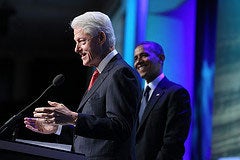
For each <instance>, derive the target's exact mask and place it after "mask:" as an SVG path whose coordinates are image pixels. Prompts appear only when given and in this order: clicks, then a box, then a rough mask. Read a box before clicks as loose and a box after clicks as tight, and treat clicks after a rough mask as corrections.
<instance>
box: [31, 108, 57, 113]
mask: <svg viewBox="0 0 240 160" xmlns="http://www.w3.org/2000/svg"><path fill="white" fill-rule="evenodd" d="M54 109H55V107H38V108H35V110H34V112H38V113H44V112H47V113H50V112H53V111H54Z"/></svg>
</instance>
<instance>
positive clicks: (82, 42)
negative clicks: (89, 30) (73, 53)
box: [78, 39, 86, 45]
mask: <svg viewBox="0 0 240 160" xmlns="http://www.w3.org/2000/svg"><path fill="white" fill-rule="evenodd" d="M78 43H79V44H80V45H85V44H86V39H79V40H78Z"/></svg>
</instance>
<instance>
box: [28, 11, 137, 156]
mask: <svg viewBox="0 0 240 160" xmlns="http://www.w3.org/2000/svg"><path fill="white" fill-rule="evenodd" d="M71 27H72V28H73V30H74V40H75V42H76V47H75V52H76V53H78V54H79V55H80V56H81V59H82V61H83V65H85V66H89V67H96V70H97V72H95V73H97V75H98V76H97V77H96V76H95V78H93V79H96V80H95V82H94V83H93V85H92V87H91V86H89V88H88V90H87V92H86V93H85V95H84V96H83V98H82V100H81V102H80V105H79V108H78V110H77V112H73V111H71V110H69V109H68V108H67V107H66V106H64V105H63V104H61V103H57V102H50V101H49V102H48V103H49V104H50V106H51V107H39V108H36V109H35V111H34V117H36V118H25V124H26V127H27V128H28V129H30V130H32V131H35V132H39V133H43V134H51V133H56V134H59V131H61V126H62V125H69V124H70V125H73V126H74V133H75V136H74V140H73V149H74V151H75V152H78V153H83V154H85V156H86V157H87V158H88V159H97V160H101V159H104V160H108V159H109V160H110V159H111V160H112V159H119V160H128V159H135V152H134V147H135V144H134V140H135V130H134V128H135V127H134V126H135V124H136V119H137V110H138V109H137V103H138V102H139V101H140V98H141V86H140V83H139V78H138V74H137V72H136V71H135V70H134V69H133V68H131V67H130V66H129V65H128V64H127V63H126V62H125V61H124V60H123V59H122V57H121V55H120V54H119V53H118V52H117V51H116V50H115V36H114V31H113V28H112V24H111V21H110V19H109V17H108V16H107V15H105V14H103V13H101V12H86V13H85V14H83V15H80V16H78V17H76V18H74V19H73V21H72V23H71ZM91 81H92V80H91ZM91 83H92V82H91Z"/></svg>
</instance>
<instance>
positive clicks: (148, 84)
mask: <svg viewBox="0 0 240 160" xmlns="http://www.w3.org/2000/svg"><path fill="white" fill-rule="evenodd" d="M164 77H165V75H164V73H162V74H160V75H159V76H158V77H157V78H155V79H154V80H153V81H152V82H150V83H147V82H146V81H145V84H144V88H146V87H147V86H149V87H150V88H151V91H153V90H154V89H155V88H156V87H157V85H158V83H159V82H160V81H161V80H162V79H163V78H164Z"/></svg>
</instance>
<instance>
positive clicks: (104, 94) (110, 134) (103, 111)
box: [74, 54, 141, 160]
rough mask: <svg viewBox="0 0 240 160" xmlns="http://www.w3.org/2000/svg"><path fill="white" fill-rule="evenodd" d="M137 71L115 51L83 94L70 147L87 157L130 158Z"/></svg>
mask: <svg viewBox="0 0 240 160" xmlns="http://www.w3.org/2000/svg"><path fill="white" fill-rule="evenodd" d="M140 98H141V85H140V82H139V77H138V75H137V72H136V71H135V70H134V69H133V68H131V67H130V66H129V65H128V64H127V63H126V62H125V61H124V60H123V59H122V57H121V56H120V54H117V55H116V56H114V57H113V59H112V60H111V61H110V62H109V63H108V65H107V66H106V68H105V69H104V70H103V72H102V73H101V74H100V75H99V77H98V78H97V80H96V81H95V83H94V85H93V87H92V88H91V89H90V90H89V92H87V93H86V95H85V96H84V97H83V99H82V101H81V103H80V105H79V109H78V113H79V116H78V120H77V125H76V127H75V135H76V136H75V138H74V150H75V152H78V153H83V154H85V155H86V156H87V158H88V159H97V160H101V159H104V160H106V159H119V160H124V159H134V158H135V153H134V150H135V149H134V147H135V143H134V140H135V133H136V131H134V129H133V128H134V125H135V124H136V123H135V122H136V118H137V103H138V102H139V100H140Z"/></svg>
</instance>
